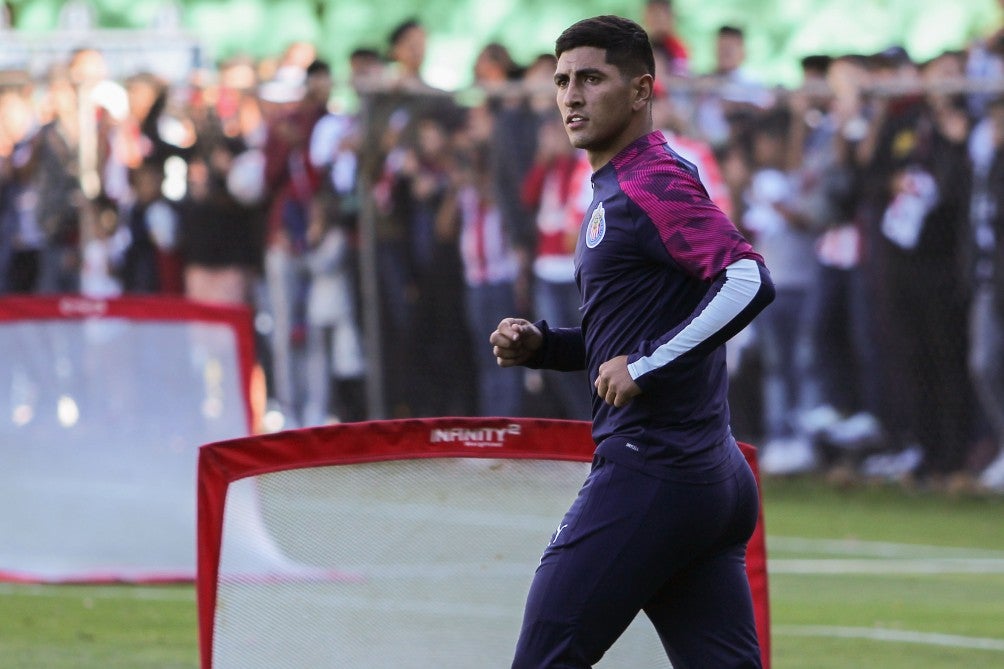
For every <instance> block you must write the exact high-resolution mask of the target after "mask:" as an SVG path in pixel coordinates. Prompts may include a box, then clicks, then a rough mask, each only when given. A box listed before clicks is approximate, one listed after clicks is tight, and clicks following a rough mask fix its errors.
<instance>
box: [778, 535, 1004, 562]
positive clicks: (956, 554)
mask: <svg viewBox="0 0 1004 669" xmlns="http://www.w3.org/2000/svg"><path fill="white" fill-rule="evenodd" d="M767 548H768V550H772V551H784V552H789V553H818V554H821V555H856V556H868V557H885V558H904V557H913V558H932V557H938V558H999V559H1002V560H1004V551H1002V550H993V549H990V548H968V547H957V546H932V545H927V544H902V543H893V542H889V541H862V540H859V539H808V538H806V537H784V536H775V535H768V536H767Z"/></svg>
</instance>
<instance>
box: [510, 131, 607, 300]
mask: <svg viewBox="0 0 1004 669" xmlns="http://www.w3.org/2000/svg"><path fill="white" fill-rule="evenodd" d="M591 177H592V168H591V167H590V165H589V161H588V160H587V159H586V154H585V152H582V151H576V152H574V153H572V154H569V155H567V156H560V157H558V158H555V159H554V160H552V161H550V162H549V163H547V164H542V165H536V166H534V168H533V169H532V170H531V171H530V173H529V174H528V175H527V179H526V181H525V182H524V187H523V201H524V203H525V204H527V205H528V206H530V207H531V208H535V209H536V211H537V254H536V258H535V260H534V266H533V269H534V274H535V275H536V276H537V277H538V278H541V279H544V280H546V281H552V282H556V283H565V282H571V281H573V280H574V273H575V267H574V260H573V255H574V252H575V240H576V239H577V238H578V235H579V227H580V226H581V225H582V219H583V217H584V216H585V212H586V209H587V208H588V207H589V203H590V201H591V200H592V197H593V188H592V183H591Z"/></svg>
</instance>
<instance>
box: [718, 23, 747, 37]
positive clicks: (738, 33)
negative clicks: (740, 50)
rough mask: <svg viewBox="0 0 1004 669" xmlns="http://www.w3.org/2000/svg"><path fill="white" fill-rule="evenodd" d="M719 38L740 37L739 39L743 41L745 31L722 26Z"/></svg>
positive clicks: (735, 27) (734, 27) (719, 30)
mask: <svg viewBox="0 0 1004 669" xmlns="http://www.w3.org/2000/svg"><path fill="white" fill-rule="evenodd" d="M718 36H719V37H738V38H739V39H743V38H744V37H745V34H744V33H743V29H742V28H739V27H737V26H722V27H721V28H719V29H718Z"/></svg>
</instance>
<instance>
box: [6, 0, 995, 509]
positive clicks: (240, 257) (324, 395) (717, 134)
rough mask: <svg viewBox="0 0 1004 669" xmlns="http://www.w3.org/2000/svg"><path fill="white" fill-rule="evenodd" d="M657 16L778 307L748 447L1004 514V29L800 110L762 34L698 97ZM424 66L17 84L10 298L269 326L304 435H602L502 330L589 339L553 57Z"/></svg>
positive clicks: (663, 8) (497, 48) (10, 110)
mask: <svg viewBox="0 0 1004 669" xmlns="http://www.w3.org/2000/svg"><path fill="white" fill-rule="evenodd" d="M640 9H641V11H640V15H641V17H642V20H643V25H644V26H645V27H646V29H647V30H648V31H649V34H650V35H651V38H652V42H653V45H654V46H655V50H656V54H657V85H656V88H657V100H656V104H655V108H654V110H653V114H654V117H655V121H656V127H658V128H661V129H662V130H663V132H664V134H665V135H666V137H667V139H668V140H669V143H670V145H671V146H672V147H673V148H674V149H675V150H676V151H677V152H678V153H680V154H681V155H682V156H683V157H684V158H686V159H687V160H689V161H691V162H693V163H695V164H696V165H697V166H698V169H699V171H700V173H701V175H702V179H703V181H704V183H705V186H706V188H707V190H708V193H709V195H710V196H711V198H712V199H713V200H714V201H715V202H716V203H717V204H718V206H720V207H721V208H722V209H723V210H724V211H725V212H726V213H727V214H728V215H729V216H730V217H731V218H732V220H733V221H734V222H735V224H736V225H737V226H738V227H739V228H740V229H741V230H742V231H743V232H744V233H745V234H746V235H747V236H748V237H749V238H750V239H751V241H752V242H753V243H754V246H755V247H756V248H757V249H758V251H760V252H761V253H762V254H763V255H764V257H765V259H766V262H767V266H768V267H769V269H770V270H771V273H772V276H773V279H774V282H775V284H776V287H777V299H776V301H775V303H774V304H772V305H771V306H770V307H769V308H768V309H767V310H766V311H765V312H764V313H763V314H762V316H761V317H760V318H759V319H758V321H757V322H756V323H755V324H754V326H753V327H752V328H750V329H748V330H747V331H746V332H744V333H742V334H741V335H740V336H739V337H737V338H736V339H734V340H733V341H732V342H730V344H729V354H730V360H731V374H732V380H733V389H732V395H733V397H732V407H733V423H734V426H735V431H736V434H737V436H738V437H740V438H741V439H745V440H748V441H752V442H754V443H757V444H758V445H760V446H761V467H762V468H763V470H764V471H765V472H766V473H768V474H793V473H799V472H805V471H812V470H820V469H832V470H837V469H841V470H844V471H846V470H848V469H850V470H853V471H854V472H855V473H857V474H860V475H864V476H873V477H880V478H886V479H896V478H901V477H912V478H913V479H915V480H920V481H925V482H928V483H930V484H932V485H934V484H950V482H951V481H959V480H970V481H976V482H978V483H979V484H980V485H982V486H983V487H986V488H991V489H996V490H1004V449H1002V448H1001V444H1002V443H1004V202H1001V197H1002V189H1004V171H1002V170H1004V151H1002V149H1001V147H1002V145H1004V87H1002V81H1004V29H996V30H988V31H987V34H986V35H985V36H983V37H982V38H980V39H977V40H974V41H973V42H972V43H970V44H964V45H959V48H958V50H953V51H946V52H945V53H943V54H940V55H938V56H937V57H935V58H932V59H930V60H927V61H925V62H917V61H916V60H914V59H912V58H911V57H910V54H909V53H908V52H907V51H906V50H905V49H903V48H901V47H898V46H890V47H889V48H888V49H886V50H883V51H881V52H879V53H874V54H819V55H810V56H807V57H805V58H804V59H803V60H802V61H801V66H802V73H803V81H802V83H801V84H800V85H799V86H797V87H792V88H788V89H782V88H778V87H775V86H770V85H767V84H765V83H763V82H761V81H760V80H758V78H757V76H756V73H755V72H752V71H750V70H749V69H748V68H747V66H746V65H745V62H744V61H745V36H744V33H743V30H742V29H741V28H739V27H736V26H722V27H721V29H720V30H719V31H718V33H717V34H716V35H715V38H714V39H715V45H714V53H715V65H714V68H713V69H712V70H711V71H709V72H697V71H695V70H694V67H693V65H692V62H691V58H690V53H691V45H689V44H688V43H687V39H686V36H682V35H680V34H678V32H677V30H676V24H675V17H674V13H673V7H672V5H671V4H670V2H668V0H649V1H648V2H645V3H644V4H643V5H642V6H641V8H640ZM426 38H427V32H426V27H425V26H423V24H422V23H421V22H420V21H418V20H409V21H406V22H404V23H402V24H401V25H400V26H398V27H397V28H396V29H395V30H394V31H393V32H392V34H390V35H389V36H388V39H387V43H386V44H385V45H375V46H373V47H372V48H369V47H365V46H361V47H360V48H358V49H356V50H355V51H354V52H352V54H351V56H350V58H349V63H348V64H347V65H348V71H349V72H350V76H349V77H348V81H347V82H346V84H345V86H346V88H347V89H348V90H347V91H335V80H334V77H333V76H332V68H331V64H330V63H326V62H324V61H323V60H321V59H319V58H318V56H317V49H316V45H312V44H309V43H295V44H291V45H290V46H289V48H287V49H286V50H285V51H284V52H283V53H282V54H279V55H277V56H275V57H274V58H266V59H257V60H253V59H250V58H245V57H236V58H233V59H230V60H227V61H225V62H222V63H220V64H219V65H218V67H217V68H216V69H215V70H214V71H213V72H205V71H199V72H193V73H191V76H190V77H189V78H188V81H187V83H186V84H185V85H178V84H168V83H167V82H165V81H163V80H161V79H159V78H158V77H156V76H153V75H151V74H148V73H144V72H139V73H136V74H134V75H132V76H130V77H129V78H127V79H126V80H124V81H112V80H110V79H109V77H108V74H107V71H108V70H107V67H106V66H107V63H106V62H105V61H104V58H105V57H104V56H103V54H102V53H101V51H100V50H99V49H98V48H97V47H93V48H84V49H79V50H77V51H75V52H73V54H72V55H71V56H70V57H69V58H68V59H67V61H66V62H65V63H60V64H58V65H57V66H55V67H53V68H52V69H51V71H50V72H49V73H48V76H47V77H46V78H45V79H44V80H43V81H35V80H31V79H30V78H28V77H26V76H22V75H23V73H17V72H6V73H2V77H0V294H3V293H66V292H70V293H83V294H86V295H90V296H95V297H114V296H117V295H122V294H135V293H145V294H175V295H184V296H186V297H188V298H189V299H193V300H201V301H207V302H219V303H231V304H234V303H236V304H245V305H248V306H249V307H250V308H252V309H253V310H254V311H255V313H256V319H255V323H256V329H257V331H258V336H259V347H258V349H259V359H260V362H261V365H262V368H263V370H264V371H265V375H266V379H267V388H268V397H269V401H270V402H271V405H272V406H273V407H274V408H275V409H276V410H277V411H278V412H280V413H281V415H282V416H283V417H284V419H285V421H286V422H285V424H284V425H285V426H286V427H290V426H301V425H316V424H322V423H326V422H330V421H333V420H342V421H351V420H361V419H366V418H374V417H377V418H380V417H406V416H432V415H535V416H548V417H561V418H573V419H585V418H588V417H589V414H590V405H589V396H588V393H587V387H588V386H587V382H586V379H585V376H584V374H557V373H555V374H551V373H548V372H540V371H533V370H525V371H521V372H517V371H514V370H502V369H500V368H498V367H497V365H496V364H495V361H494V358H493V357H492V355H491V352H490V350H489V347H488V345H487V336H488V334H489V333H490V332H491V331H492V330H493V329H494V327H495V326H496V325H497V323H498V320H499V319H500V318H501V317H502V316H505V315H513V314H523V315H526V316H527V317H529V318H532V319H541V318H542V319H546V320H548V322H550V323H554V324H556V325H561V326H569V325H576V324H577V323H578V318H579V312H578V308H577V307H578V300H579V298H578V292H577V289H576V286H575V282H574V261H573V252H574V247H575V240H576V237H577V234H578V229H579V225H580V222H581V219H582V216H583V214H584V212H585V210H586V208H587V206H588V204H589V201H590V198H591V184H590V168H589V165H588V163H586V162H585V159H584V156H583V155H582V154H581V153H580V152H578V151H576V150H574V149H573V148H572V147H571V146H570V145H569V143H568V141H567V138H566V136H565V132H564V128H563V127H562V119H561V117H560V116H559V114H558V113H557V109H556V106H555V103H554V92H553V82H552V75H553V72H554V66H555V61H554V58H553V56H552V55H550V54H541V55H539V56H538V57H536V58H534V59H533V60H532V61H531V62H528V63H517V62H515V61H514V59H513V58H512V57H511V56H510V52H509V50H508V49H507V48H506V46H505V45H503V44H499V43H491V44H487V45H485V46H484V48H483V49H482V50H481V51H480V53H479V54H478V56H477V59H476V61H475V63H474V71H473V79H474V82H475V83H474V86H473V87H471V88H470V89H466V90H464V91H460V92H448V91H443V90H439V89H436V88H435V87H433V86H431V85H430V84H428V83H427V82H426V81H425V80H424V79H423V78H422V66H423V61H424V57H425V45H426ZM344 92H348V93H351V94H352V95H351V99H353V100H355V101H356V104H354V105H351V106H342V105H339V104H335V103H334V102H333V100H336V99H339V100H340V99H346V96H345V95H335V93H344Z"/></svg>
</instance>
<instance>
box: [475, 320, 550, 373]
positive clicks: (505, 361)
mask: <svg viewBox="0 0 1004 669" xmlns="http://www.w3.org/2000/svg"><path fill="white" fill-rule="evenodd" d="M488 341H489V343H490V344H491V345H492V352H493V353H494V354H495V360H496V362H498V365H499V367H515V366H517V365H524V364H526V363H527V361H529V360H530V358H532V357H533V356H534V354H535V353H536V352H537V351H539V350H540V347H541V346H543V345H544V335H543V334H541V332H540V329H539V328H537V326H536V325H534V324H533V323H531V322H530V321H528V320H525V319H523V318H503V319H502V322H500V323H499V326H498V327H497V328H496V329H495V332H493V333H492V334H491V336H490V337H489V338H488Z"/></svg>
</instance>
